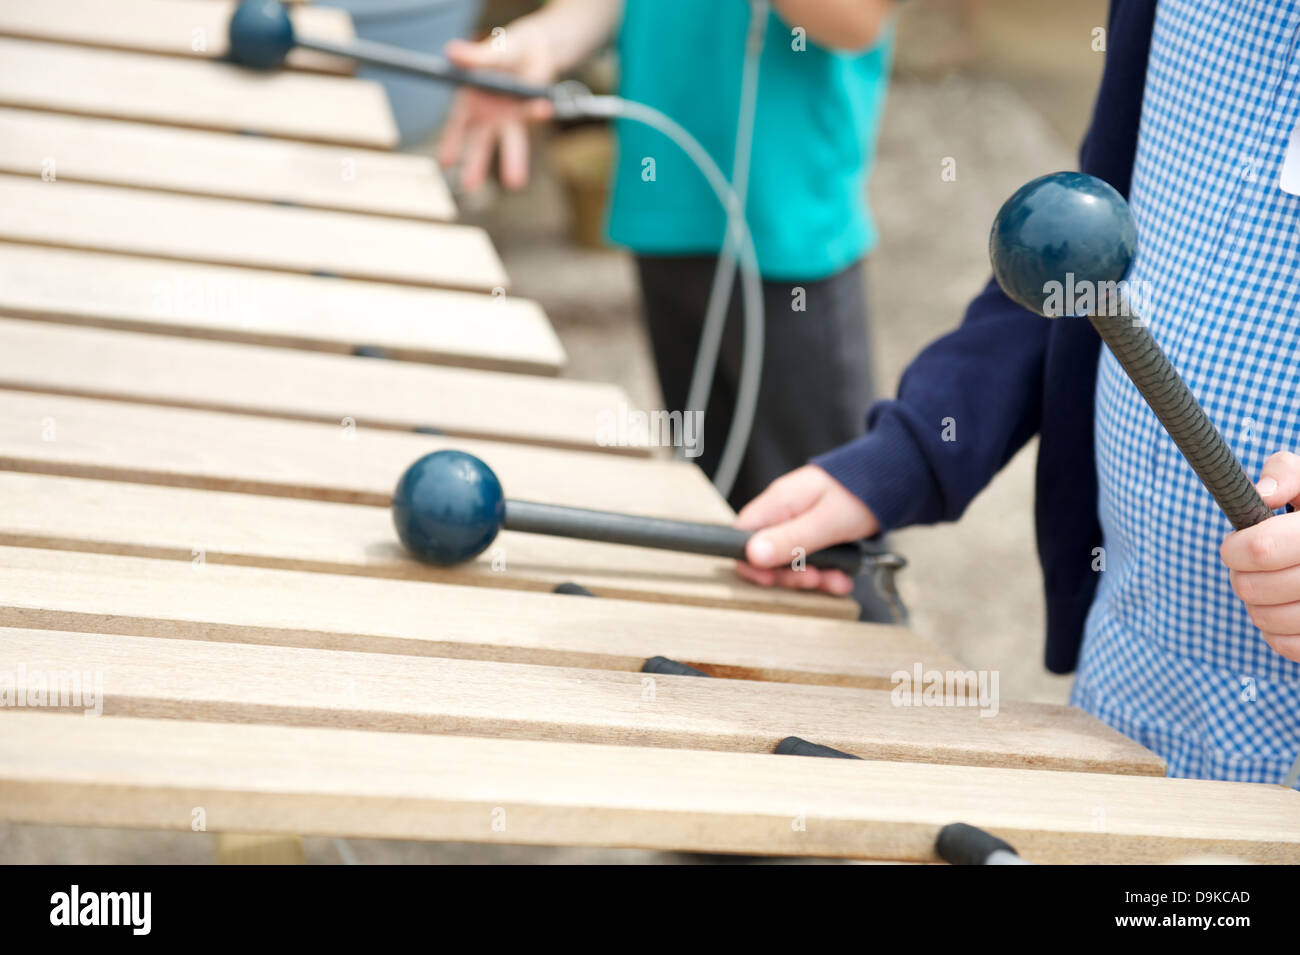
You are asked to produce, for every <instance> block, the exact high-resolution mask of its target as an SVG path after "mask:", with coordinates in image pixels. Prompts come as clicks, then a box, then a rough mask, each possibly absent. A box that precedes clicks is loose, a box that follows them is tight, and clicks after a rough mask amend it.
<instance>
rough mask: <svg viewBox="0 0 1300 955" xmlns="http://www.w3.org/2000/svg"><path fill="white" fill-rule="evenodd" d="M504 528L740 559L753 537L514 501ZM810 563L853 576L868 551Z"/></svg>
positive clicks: (839, 551) (840, 552)
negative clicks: (864, 553)
mask: <svg viewBox="0 0 1300 955" xmlns="http://www.w3.org/2000/svg"><path fill="white" fill-rule="evenodd" d="M504 526H505V528H506V529H507V530H512V531H522V532H524V533H526V534H549V535H552V536H556V537H576V538H579V539H581V540H589V541H602V542H604V543H607V544H631V545H633V546H635V547H653V548H657V549H659V550H676V551H685V552H686V553H690V554H707V555H709V556H712V557H730V558H732V559H734V560H744V559H745V544H746V543H747V542H748V541H749V538H750V537H751V536H752V535H751V532H750V531H742V530H737V529H736V528H734V527H725V526H723V525H721V524H698V523H694V522H690V521H670V520H664V519H662V518H655V517H639V516H635V515H631V514H611V513H607V512H605V511H591V510H587V509H586V508H581V507H561V506H559V505H555V504H537V503H535V502H532V501H513V500H508V501H506V519H505V525H504ZM807 562H808V564H809V565H810V566H812V567H820V568H823V569H827V570H832V569H833V570H842V571H844V572H845V573H846V574H849V575H853V574H857V573H860V572H861V571H862V569H863V565H864V555H863V552H862V550H861V549H860V548H858V547H856V546H854V545H852V544H840V545H838V546H836V547H828V548H827V549H825V550H819V551H815V552H813V553H811V554H808V555H807Z"/></svg>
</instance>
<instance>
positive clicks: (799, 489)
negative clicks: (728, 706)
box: [736, 464, 1300, 595]
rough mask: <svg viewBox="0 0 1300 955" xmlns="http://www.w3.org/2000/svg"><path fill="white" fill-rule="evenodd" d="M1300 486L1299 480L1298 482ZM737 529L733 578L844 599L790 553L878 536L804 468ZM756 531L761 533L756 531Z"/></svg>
mask: <svg viewBox="0 0 1300 955" xmlns="http://www.w3.org/2000/svg"><path fill="white" fill-rule="evenodd" d="M1297 480H1298V482H1300V478H1298V479H1297ZM736 526H737V527H739V528H741V529H743V530H758V531H760V533H757V534H755V535H754V536H753V537H751V538H750V540H749V544H748V546H747V547H746V549H745V556H746V557H747V558H748V559H749V563H747V564H744V563H738V564H736V572H737V573H738V574H740V576H741V577H744V578H745V579H746V580H751V581H753V582H754V583H756V584H762V585H763V586H764V587H770V586H772V585H773V584H780V585H781V586H782V587H790V588H792V589H795V590H824V591H825V592H826V593H828V594H837V595H844V594H847V593H849V592H850V591H852V590H853V581H852V580H850V579H849V576H848V575H847V574H845V573H844V572H843V571H839V570H819V569H817V568H816V567H812V566H805V568H804V569H803V570H794V569H792V568H791V567H790V566H789V564H791V563H792V561H793V560H794V556H795V554H794V552H795V548H802V550H803V552H804V554H811V553H812V552H813V551H815V550H821V549H822V548H823V547H830V546H831V545H832V544H843V543H846V542H848V541H856V540H861V539H862V538H864V537H870V536H871V535H873V534H875V533H876V532H877V531H879V530H880V523H879V522H878V521H877V520H876V516H875V515H874V514H872V513H871V510H870V509H869V508H868V507H867V506H866V505H865V504H863V503H862V501H860V500H859V499H858V498H856V497H854V496H853V494H851V493H850V492H849V490H848V489H847V488H845V487H844V485H842V484H840V483H839V482H838V481H836V480H835V479H834V478H832V477H831V476H830V475H829V474H827V473H826V472H825V471H823V470H822V469H821V468H819V467H817V466H816V465H812V464H809V465H805V466H804V467H801V468H799V469H798V470H795V471H791V472H790V473H789V474H786V475H784V476H783V477H779V478H777V479H776V480H775V481H773V482H772V484H771V485H770V486H769V487H768V489H767V490H766V491H764V492H763V493H762V494H760V495H759V496H758V497H756V498H754V499H753V500H752V501H750V502H749V503H748V504H746V505H745V507H744V508H743V509H742V510H741V512H740V514H739V515H738V516H737V518H736ZM760 529H761V530H760Z"/></svg>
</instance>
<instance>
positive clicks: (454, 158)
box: [438, 93, 469, 169]
mask: <svg viewBox="0 0 1300 955" xmlns="http://www.w3.org/2000/svg"><path fill="white" fill-rule="evenodd" d="M468 129H469V107H468V104H467V103H466V102H465V96H464V94H463V93H461V94H458V95H457V96H456V98H455V99H454V100H452V104H451V115H449V116H448V117H447V122H446V125H444V126H443V128H442V136H441V137H440V138H439V140H438V162H439V164H440V165H441V166H442V167H443V168H444V169H450V168H451V167H452V166H455V165H456V164H457V163H459V162H460V151H461V148H462V147H463V146H464V144H465V132H466V131H467V130H468Z"/></svg>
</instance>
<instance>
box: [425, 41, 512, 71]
mask: <svg viewBox="0 0 1300 955" xmlns="http://www.w3.org/2000/svg"><path fill="white" fill-rule="evenodd" d="M442 52H443V54H444V55H445V56H446V57H447V59H449V60H451V62H452V63H453V64H455V65H456V66H459V67H460V68H461V69H463V70H509V69H511V68H514V67H516V66H518V62H517V61H518V60H519V47H518V45H517V44H513V43H495V42H494V41H493V40H491V39H488V40H480V41H479V42H477V43H472V42H470V41H469V40H449V41H448V42H447V43H446V44H445V45H444V46H443V48H442Z"/></svg>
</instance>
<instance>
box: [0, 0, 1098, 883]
mask: <svg viewBox="0 0 1300 955" xmlns="http://www.w3.org/2000/svg"><path fill="white" fill-rule="evenodd" d="M1103 7H1104V4H1102V3H1100V2H1099V0H1068V2H1067V0H995V2H992V3H985V2H979V0H969V2H966V3H960V4H959V3H955V2H940V0H930V2H925V0H915V2H914V3H913V5H912V6H911V10H910V11H909V13H908V19H907V20H906V21H905V22H904V24H903V27H902V29H901V31H900V48H901V50H902V53H901V55H900V70H899V77H898V79H897V81H896V84H895V87H894V89H893V91H892V92H891V94H890V101H889V106H888V111H887V115H886V118H885V122H884V132H883V135H882V139H881V143H880V152H879V161H878V166H877V170H876V174H875V178H874V182H873V184H872V189H871V198H872V205H873V206H874V208H875V209H876V213H877V218H878V222H879V225H880V229H881V233H882V235H883V237H884V239H883V242H882V245H881V247H880V249H879V250H878V251H877V252H876V254H875V255H873V256H872V259H871V264H870V273H869V282H870V294H871V299H872V301H873V304H874V309H875V342H876V363H877V369H878V380H879V381H880V382H881V383H882V385H884V386H887V387H889V388H890V389H892V388H893V386H894V384H895V383H896V381H897V377H898V374H899V372H900V371H901V369H902V367H903V365H904V364H905V363H906V361H907V360H908V359H909V358H910V356H912V355H913V354H914V353H915V352H916V351H917V350H918V349H919V348H920V347H922V346H923V345H924V344H925V343H926V342H927V341H929V340H930V339H932V338H933V337H935V336H936V335H938V334H941V333H942V332H943V331H944V330H946V329H948V328H950V327H952V326H953V325H954V324H955V323H956V322H957V321H958V320H959V318H960V315H961V310H962V308H963V306H964V303H965V302H966V300H967V299H968V298H969V297H970V296H971V295H972V294H973V293H974V292H975V291H976V290H977V289H978V288H979V287H980V286H981V285H982V283H983V282H984V281H985V278H986V276H987V272H988V266H987V245H986V243H987V235H988V226H989V223H990V222H991V221H992V218H993V214H994V212H995V211H996V209H997V207H998V205H999V203H1000V202H1001V201H1002V200H1003V199H1004V198H1005V197H1006V196H1007V195H1009V194H1010V193H1011V192H1012V191H1013V190H1014V189H1015V188H1016V187H1017V186H1019V185H1020V184H1021V183H1022V182H1024V181H1025V180H1027V179H1029V178H1032V177H1033V176H1036V175H1040V174H1042V173H1044V172H1048V171H1051V170H1053V169H1058V168H1064V167H1068V166H1071V165H1072V164H1073V160H1072V154H1073V148H1074V147H1073V144H1074V141H1075V140H1076V139H1077V137H1078V135H1079V133H1080V132H1081V130H1082V128H1083V123H1084V120H1085V118H1086V110H1087V108H1088V104H1089V102H1090V99H1091V95H1092V85H1093V83H1094V82H1095V77H1096V72H1097V70H1098V69H1099V68H1100V61H1101V58H1100V56H1099V55H1097V54H1095V53H1093V52H1092V50H1091V47H1090V43H1091V29H1092V28H1093V27H1094V26H1098V25H1101V24H1102V23H1103V22H1104V19H1103V13H1102V9H1103ZM962 10H966V11H967V13H968V14H969V16H970V22H969V25H968V26H967V27H965V28H963V27H961V26H960V24H961V23H962V20H961V16H960V14H961V11H962ZM945 157H953V158H954V159H956V162H957V179H956V181H955V182H943V181H941V178H940V164H941V162H942V160H943V159H944V158H945ZM470 216H471V217H472V218H478V219H480V220H481V221H483V222H484V223H485V224H486V225H488V227H489V228H490V229H491V230H492V233H493V238H494V240H495V241H496V242H497V244H498V246H499V248H500V249H501V251H502V254H503V257H504V258H505V261H506V265H507V267H508V269H509V271H510V273H511V275H512V277H513V279H514V281H515V285H516V289H517V291H518V293H519V294H521V295H527V296H530V297H533V298H536V299H538V300H539V301H541V302H542V303H543V305H544V306H545V307H546V309H547V311H548V313H549V315H550V316H551V319H552V320H553V321H554V323H555V324H556V327H557V328H558V329H559V331H560V334H561V337H562V338H563V340H564V343H565V346H566V347H567V348H568V350H569V353H570V356H571V368H570V374H571V375H572V376H573V377H576V378H587V379H602V380H608V381H616V382H619V383H620V384H622V385H623V386H624V387H625V388H627V390H628V391H629V392H630V393H631V395H632V398H633V400H634V401H636V402H640V403H641V407H657V406H658V405H657V404H656V402H657V395H656V390H655V385H654V378H653V374H652V368H651V365H650V361H649V356H648V352H647V348H646V343H645V338H644V335H643V333H642V332H641V330H640V327H639V325H638V323H637V321H636V309H635V297H634V285H633V275H632V270H631V268H630V266H629V263H628V260H627V259H626V257H625V256H623V255H622V254H621V253H618V252H613V251H599V252H593V251H584V250H577V249H575V248H573V247H572V245H571V244H570V243H569V242H568V240H567V210H566V205H565V202H564V199H563V194H562V192H561V190H560V188H559V186H558V185H557V183H556V181H555V179H554V177H553V176H550V175H548V174H547V172H546V170H545V169H544V168H543V169H542V170H541V171H540V173H539V180H538V182H537V183H536V185H535V187H534V188H533V189H531V190H530V191H529V192H528V193H526V194H524V195H520V196H509V197H500V198H499V200H498V201H496V202H495V203H493V204H492V205H491V207H490V208H486V209H482V210H480V211H478V212H471V213H470ZM959 426H960V425H959ZM959 436H960V435H959ZM1033 453H1034V449H1033V448H1032V447H1030V448H1027V449H1026V450H1025V451H1024V452H1022V453H1021V454H1020V455H1019V456H1018V457H1017V458H1016V459H1015V460H1014V461H1013V462H1012V464H1011V465H1010V466H1009V467H1008V468H1007V469H1006V471H1005V472H1004V473H1003V474H1002V475H1001V476H1000V477H999V478H998V480H997V481H996V482H995V483H994V484H993V485H992V486H991V487H990V488H989V489H988V490H987V491H986V492H985V493H984V494H983V495H982V496H980V497H979V498H978V499H977V500H976V501H975V503H974V504H973V505H972V507H971V508H970V510H969V512H968V514H967V515H966V517H965V518H964V520H963V521H962V522H961V523H960V524H958V525H955V526H946V527H941V528H925V529H915V530H909V531H906V532H904V533H900V534H898V535H897V537H896V545H897V547H898V548H899V549H900V550H902V551H903V552H905V553H906V554H907V555H908V557H909V558H910V560H911V562H912V565H911V567H910V568H909V569H908V571H907V572H906V576H905V579H904V581H903V585H902V586H903V591H904V595H905V597H906V599H907V601H908V603H909V604H910V606H911V607H912V609H913V618H914V619H913V626H914V627H915V629H916V630H917V631H918V632H920V633H922V634H924V635H926V636H927V637H929V638H931V639H933V640H934V641H935V642H937V643H939V644H941V645H942V646H944V647H945V648H947V649H949V650H951V651H952V652H953V653H955V654H956V655H957V656H958V657H959V658H961V659H963V660H964V661H965V662H966V663H967V665H969V666H971V667H975V668H980V669H999V670H1000V671H1001V690H1002V692H1003V693H1004V694H1005V695H1006V696H1007V697H1008V698H1020V699H1032V700H1044V701H1058V702H1059V701H1063V700H1064V699H1065V695H1066V693H1067V692H1068V679H1066V678H1059V677H1051V676H1050V675H1048V674H1047V673H1045V671H1043V669H1042V665H1041V656H1042V636H1041V630H1042V617H1043V608H1042V601H1041V598H1040V596H1039V586H1040V578H1039V572H1038V565H1037V563H1036V560H1035V557H1034V552H1033V547H1032V539H1031V535H1032V523H1031V512H1030V500H1031V496H1030V494H1031V486H1032V473H1033ZM349 846H350V847H351V849H352V851H353V852H354V853H355V856H356V858H357V859H359V860H360V861H361V862H417V861H418V862H432V861H438V862H476V863H481V862H494V861H519V862H537V863H566V862H576V861H605V862H613V863H620V862H641V861H676V860H678V859H680V857H675V856H661V855H659V854H655V853H644V852H631V851H629V852H595V851H586V850H545V849H519V848H510V847H474V846H460V845H429V844H416V843H388V842H377V841H361V840H356V841H353V842H351V843H349ZM307 854H308V861H311V862H315V863H334V862H338V861H341V860H342V857H341V856H340V853H339V849H338V847H337V846H336V844H335V843H334V842H332V841H331V840H324V839H312V840H308V842H307ZM210 859H211V837H209V836H207V835H203V834H192V833H182V834H168V833H119V832H113V831H102V830H89V831H87V830H70V829H46V828H33V827H26V826H0V861H30V862H169V863H186V862H206V861H209V860H210Z"/></svg>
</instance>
